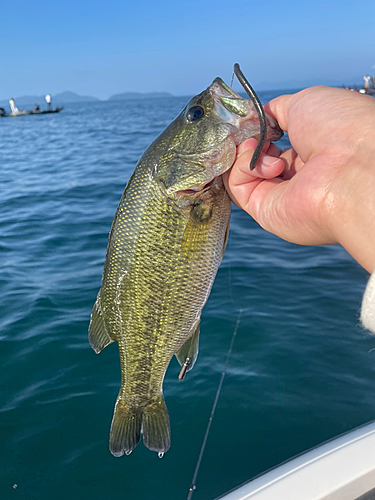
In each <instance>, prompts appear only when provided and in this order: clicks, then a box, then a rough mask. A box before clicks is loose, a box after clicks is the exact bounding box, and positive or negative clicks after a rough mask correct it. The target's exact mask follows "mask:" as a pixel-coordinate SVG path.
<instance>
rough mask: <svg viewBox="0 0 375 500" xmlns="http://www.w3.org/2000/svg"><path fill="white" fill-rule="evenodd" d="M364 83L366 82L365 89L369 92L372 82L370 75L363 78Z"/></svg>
mask: <svg viewBox="0 0 375 500" xmlns="http://www.w3.org/2000/svg"><path fill="white" fill-rule="evenodd" d="M363 79H364V81H365V87H364V88H365V89H366V90H367V89H368V88H369V87H370V80H371V77H370V75H365V76H364V77H363Z"/></svg>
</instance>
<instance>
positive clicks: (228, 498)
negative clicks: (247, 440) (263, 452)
mask: <svg viewBox="0 0 375 500" xmlns="http://www.w3.org/2000/svg"><path fill="white" fill-rule="evenodd" d="M219 498H220V500H374V499H375V422H371V423H369V424H366V425H364V426H362V427H359V428H357V429H354V430H353V431H350V432H348V433H346V434H344V435H342V436H339V437H337V438H335V439H333V440H331V441H328V442H326V443H324V444H322V445H320V446H318V447H316V448H314V449H312V450H310V451H308V452H306V453H304V454H302V455H299V456H298V457H296V458H294V459H292V460H290V461H288V462H286V463H284V464H282V465H280V466H278V467H276V468H275V469H272V470H270V471H269V472H266V473H265V474H263V475H261V476H259V477H257V478H255V479H254V480H252V481H250V482H248V483H245V484H244V485H242V486H240V487H238V488H236V489H235V490H233V491H231V492H229V493H227V494H226V495H223V496H221V497H219ZM217 500H219V499H217Z"/></svg>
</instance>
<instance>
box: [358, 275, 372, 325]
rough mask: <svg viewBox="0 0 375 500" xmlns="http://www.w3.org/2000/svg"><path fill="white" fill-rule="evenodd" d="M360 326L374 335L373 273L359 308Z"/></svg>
mask: <svg viewBox="0 0 375 500" xmlns="http://www.w3.org/2000/svg"><path fill="white" fill-rule="evenodd" d="M361 323H362V325H363V326H364V327H365V328H367V329H368V330H371V331H372V333H375V271H374V272H373V274H372V275H371V276H370V279H369V281H368V283H367V287H366V290H365V294H364V296H363V300H362V308H361Z"/></svg>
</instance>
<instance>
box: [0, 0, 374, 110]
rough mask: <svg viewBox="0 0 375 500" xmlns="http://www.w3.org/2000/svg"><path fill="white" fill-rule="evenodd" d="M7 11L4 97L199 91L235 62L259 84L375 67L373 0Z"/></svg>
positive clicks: (107, 1) (49, 6)
mask: <svg viewBox="0 0 375 500" xmlns="http://www.w3.org/2000/svg"><path fill="white" fill-rule="evenodd" d="M0 14H1V16H0V61H1V65H0V68H1V69H0V72H1V79H0V100H1V99H9V97H11V96H14V97H16V96H24V95H30V94H31V95H42V94H45V93H51V94H52V95H53V94H55V95H56V94H58V93H60V92H63V91H65V90H70V91H73V92H77V93H78V94H83V95H92V96H95V97H99V98H100V99H107V98H108V97H110V96H111V95H113V94H117V93H121V92H127V91H138V92H150V91H167V92H171V93H173V94H175V95H193V94H197V93H198V92H200V91H202V90H203V89H204V88H206V87H207V86H208V85H209V84H210V83H211V81H212V80H213V79H214V78H215V77H216V76H221V77H222V78H223V79H224V80H225V81H226V82H228V83H229V82H230V78H231V74H232V68H233V64H234V63H235V62H238V63H239V64H240V66H241V69H242V70H243V72H244V74H245V75H246V77H247V79H248V80H249V81H250V83H251V84H252V86H253V87H254V88H255V90H264V89H285V88H302V87H306V86H309V85H314V84H318V83H323V84H332V85H334V84H336V85H337V84H341V83H345V84H353V83H357V84H361V83H362V82H363V80H362V78H363V75H365V74H366V73H369V74H370V75H372V74H375V50H374V49H375V36H374V35H375V3H374V2H371V1H370V0H366V1H362V0H357V1H353V0H351V1H347V0H340V1H338V0H331V1H324V2H323V1H320V0H313V1H311V0H300V1H294V0H286V1H280V0H278V1H276V0H267V1H264V0H257V1H251V0H247V1H243V0H236V1H233V2H231V1H229V0H226V1H223V0H210V1H205V0H199V1H196V0H189V1H182V2H180V1H178V0H177V1H176V0H174V1H163V0H159V1H149V0H143V1H142V0H141V1H137V0H132V1H131V2H130V1H129V0H121V1H117V0H100V1H97V0H91V1H90V2H88V1H87V0H86V1H85V2H83V1H81V0H75V1H73V0H64V1H61V0H60V1H59V2H57V1H54V0H49V1H45V0H35V1H34V2H31V1H30V0H14V1H12V2H11V1H10V0H3V1H2V2H1V5H0ZM234 88H236V87H234ZM238 89H239V86H238Z"/></svg>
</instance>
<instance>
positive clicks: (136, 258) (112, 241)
mask: <svg viewBox="0 0 375 500" xmlns="http://www.w3.org/2000/svg"><path fill="white" fill-rule="evenodd" d="M267 122H268V126H267V130H268V133H267V139H268V140H277V139H279V138H280V137H281V135H282V131H281V130H280V128H279V126H278V125H277V123H276V122H275V121H274V120H273V119H272V118H271V117H268V118H267ZM259 132H260V127H259V119H258V115H257V112H256V111H255V109H254V106H253V104H252V102H251V101H249V100H247V99H243V98H241V97H240V96H239V95H238V94H236V93H235V92H234V91H233V90H231V88H230V87H228V86H227V85H226V84H225V83H224V82H223V80H221V78H216V79H215V80H214V81H213V83H212V84H211V85H210V86H209V87H208V88H207V89H206V90H205V91H203V92H202V93H201V94H199V95H197V96H196V97H194V98H193V99H191V101H190V102H189V103H188V104H187V105H186V107H185V108H184V109H183V110H182V112H181V113H180V114H179V115H178V116H177V118H176V119H175V120H174V121H173V122H172V123H171V124H170V125H169V126H168V127H167V128H166V129H165V130H164V132H162V133H161V135H160V136H159V137H158V138H157V139H156V140H155V141H154V142H153V143H152V144H151V145H150V146H149V147H148V148H147V150H146V151H145V152H144V154H143V155H142V157H141V158H140V160H139V162H138V163H137V165H136V167H135V170H134V172H133V174H132V176H131V178H130V180H129V182H128V184H127V186H126V189H125V191H124V194H123V196H122V198H121V201H120V204H119V206H118V209H117V212H116V214H115V217H114V219H113V222H112V227H111V230H110V234H109V241H108V247H107V254H106V259H105V264H104V272H103V278H102V286H101V288H100V290H99V293H98V296H97V299H96V302H95V304H94V307H93V310H92V313H91V320H90V326H89V339H90V344H91V346H92V348H93V349H94V350H95V352H96V353H99V352H100V351H101V350H102V349H103V348H104V347H106V346H107V345H108V344H110V343H111V342H117V343H118V348H119V353H120V365H121V388H120V392H119V395H118V397H117V401H116V405H115V410H114V415H113V420H112V426H111V431H110V444H109V447H110V451H111V453H112V454H113V455H115V456H121V455H123V454H124V453H125V454H127V455H128V454H130V453H131V452H132V451H133V449H134V448H135V447H136V446H137V444H138V442H139V440H140V436H141V433H143V442H144V444H145V446H146V447H147V448H149V449H150V450H153V451H156V452H158V453H159V455H161V456H162V454H163V453H164V452H166V451H167V450H168V449H169V447H170V424H169V416H168V411H167V408H166V405H165V402H164V397H163V392H162V385H163V379H164V375H165V372H166V370H167V367H168V365H169V363H170V361H171V358H172V356H173V355H176V357H177V359H178V361H179V363H180V364H181V366H182V370H181V373H180V378H183V376H184V374H185V372H186V371H188V370H191V368H192V367H193V366H194V363H195V360H196V357H197V354H198V337H199V323H200V317H201V311H202V308H203V306H204V304H205V303H206V301H207V298H208V296H209V293H210V290H211V287H212V284H213V281H214V279H215V275H216V272H217V269H218V267H219V264H220V262H221V260H222V257H223V254H224V250H225V245H226V241H227V237H228V230H229V219H230V210H231V204H230V199H229V196H228V194H227V192H226V191H225V188H224V185H223V181H222V177H221V175H222V174H223V173H224V172H225V171H226V170H228V169H229V168H230V167H231V166H232V164H233V162H234V160H235V156H236V146H237V145H238V144H240V143H241V142H243V141H244V140H245V139H248V138H250V137H253V136H258V135H259Z"/></svg>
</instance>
